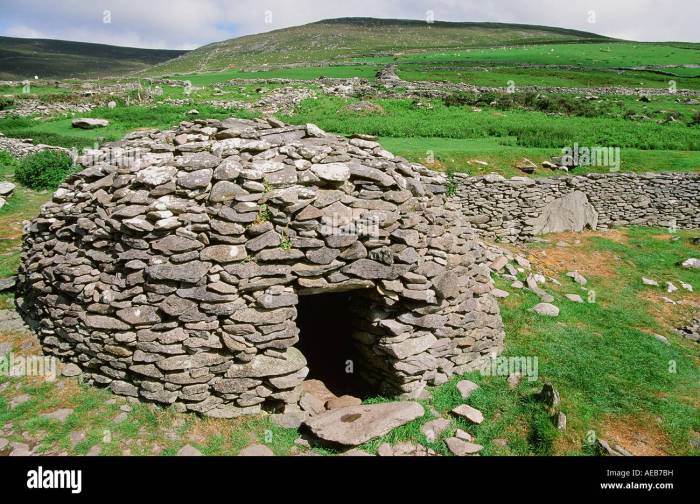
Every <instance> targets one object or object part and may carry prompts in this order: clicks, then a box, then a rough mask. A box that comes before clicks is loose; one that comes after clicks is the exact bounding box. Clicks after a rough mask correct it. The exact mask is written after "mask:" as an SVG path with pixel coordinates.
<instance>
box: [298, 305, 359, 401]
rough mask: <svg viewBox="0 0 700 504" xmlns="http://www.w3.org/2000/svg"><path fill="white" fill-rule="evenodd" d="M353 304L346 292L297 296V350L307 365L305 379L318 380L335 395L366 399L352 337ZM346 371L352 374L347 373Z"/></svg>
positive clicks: (357, 354)
mask: <svg viewBox="0 0 700 504" xmlns="http://www.w3.org/2000/svg"><path fill="white" fill-rule="evenodd" d="M355 295H356V294H355ZM352 302H353V299H352V295H351V294H350V293H347V292H341V293H328V294H315V295H308V296H300V297H299V304H298V305H297V327H298V328H299V343H297V348H299V350H300V351H301V352H302V353H303V354H304V356H305V357H306V360H307V363H308V364H307V366H308V367H309V375H308V376H307V379H316V380H321V381H322V382H323V383H324V384H325V385H326V387H328V389H329V390H330V391H331V392H333V393H334V394H335V395H337V396H340V395H344V394H348V395H353V396H355V397H360V398H365V397H367V396H368V394H369V392H370V391H369V390H368V387H367V386H366V385H365V384H364V383H363V382H362V379H361V378H360V375H359V373H358V371H359V365H360V362H359V353H358V351H357V346H356V343H355V341H354V340H353V338H352V333H353V331H354V330H355V323H354V321H353V319H354V316H353V314H352V312H351V309H350V308H351V304H352ZM349 362H350V364H349ZM349 366H350V368H349ZM349 369H351V370H352V372H350V373H348V372H347V371H348V370H349Z"/></svg>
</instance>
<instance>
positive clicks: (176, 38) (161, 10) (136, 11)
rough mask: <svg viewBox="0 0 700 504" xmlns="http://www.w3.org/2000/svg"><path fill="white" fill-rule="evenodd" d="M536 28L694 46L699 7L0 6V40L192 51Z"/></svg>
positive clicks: (307, 0) (0, 1)
mask: <svg viewBox="0 0 700 504" xmlns="http://www.w3.org/2000/svg"><path fill="white" fill-rule="evenodd" d="M428 11H432V13H434V17H435V19H437V20H442V21H494V22H504V23H524V24H540V25H550V26H560V27H564V28H575V29H579V30H585V31H592V32H596V33H599V34H602V35H608V36H612V37H620V38H625V39H631V40H643V41H659V40H664V41H665V40H678V41H689V42H700V29H699V28H698V19H700V0H429V1H423V0H352V1H348V0H342V1H340V0H0V34H2V35H7V36H13V37H39V38H55V39H65V40H77V41H82V42H96V43H105V44H115V45H125V46H132V47H150V48H161V49H192V48H195V47H199V46H201V45H204V44H208V43H210V42H216V41H219V40H224V39H227V38H232V37H237V36H241V35H248V34H251V33H260V32H264V31H269V30H274V29H278V28H284V27H287V26H294V25H299V24H304V23H308V22H312V21H318V20H320V19H327V18H334V17H349V16H369V17H383V18H404V19H425V17H426V15H427V13H428Z"/></svg>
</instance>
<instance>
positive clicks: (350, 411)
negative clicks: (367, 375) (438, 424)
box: [305, 401, 424, 446]
mask: <svg viewBox="0 0 700 504" xmlns="http://www.w3.org/2000/svg"><path fill="white" fill-rule="evenodd" d="M423 414H424V411H423V407H422V406H421V405H420V404H418V403H417V402H413V401H403V402H395V403H384V404H364V405H359V406H346V407H344V408H337V409H333V410H330V411H327V412H326V413H321V414H320V415H317V416H315V417H312V418H310V419H309V420H306V422H305V424H306V426H307V427H308V428H309V429H310V430H311V432H313V433H314V435H316V436H317V437H319V438H320V439H323V440H324V441H331V442H334V443H339V444H342V445H346V446H357V445H359V444H362V443H364V442H366V441H369V440H370V439H374V438H376V437H379V436H383V435H384V434H386V433H388V432H389V431H391V430H392V429H395V428H396V427H399V426H401V425H404V424H406V423H408V422H410V421H411V420H415V419H416V418H419V417H421V416H423Z"/></svg>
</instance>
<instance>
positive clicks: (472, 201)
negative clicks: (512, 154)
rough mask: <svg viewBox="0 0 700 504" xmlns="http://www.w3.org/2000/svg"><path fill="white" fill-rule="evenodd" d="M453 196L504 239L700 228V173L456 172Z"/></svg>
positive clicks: (489, 234) (471, 217)
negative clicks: (616, 228)
mask: <svg viewBox="0 0 700 504" xmlns="http://www.w3.org/2000/svg"><path fill="white" fill-rule="evenodd" d="M454 182H455V187H456V195H455V198H454V200H455V202H456V203H457V204H459V205H460V206H461V208H462V211H463V213H464V215H465V216H466V218H467V220H468V221H470V222H471V223H472V225H473V226H474V227H476V228H478V229H479V232H480V234H481V235H482V236H483V237H485V238H489V239H499V240H502V241H506V242H515V241H527V240H529V239H532V237H533V236H536V235H538V234H543V233H547V232H559V231H581V230H583V229H586V228H591V229H607V228H610V227H612V226H626V225H643V226H658V227H672V226H676V227H677V228H679V229H696V228H700V173H644V174H636V173H610V174H588V175H581V176H566V177H551V178H535V179H531V178H527V177H513V178H511V179H505V178H504V177H501V176H499V175H495V174H491V175H486V176H483V177H470V176H468V175H465V174H459V173H458V174H455V179H454Z"/></svg>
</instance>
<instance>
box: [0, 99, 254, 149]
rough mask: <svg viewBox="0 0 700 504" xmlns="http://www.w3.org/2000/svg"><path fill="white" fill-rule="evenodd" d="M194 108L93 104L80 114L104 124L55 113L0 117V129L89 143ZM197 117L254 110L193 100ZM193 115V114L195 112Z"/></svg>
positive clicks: (168, 121) (159, 123) (55, 141)
mask: <svg viewBox="0 0 700 504" xmlns="http://www.w3.org/2000/svg"><path fill="white" fill-rule="evenodd" d="M192 108H195V107H194V106H192V105H189V106H171V105H155V106H150V107H148V106H133V105H132V106H129V107H126V106H124V105H121V106H117V107H116V108H115V109H109V108H106V107H104V108H96V109H94V110H92V111H91V112H89V113H86V114H82V116H83V117H98V118H102V119H107V120H109V121H110V125H109V126H107V127H106V128H98V129H93V130H80V129H77V128H73V127H71V121H72V118H71V117H57V118H52V119H49V120H45V121H39V120H36V119H33V118H13V117H8V118H4V119H0V131H2V132H3V133H4V134H5V135H7V136H11V137H20V138H23V137H31V138H32V139H33V140H34V141H35V143H45V144H49V145H58V146H61V147H67V148H71V147H76V148H83V147H93V146H94V144H95V143H96V142H98V141H115V140H119V139H121V138H122V137H124V135H126V134H127V133H129V132H130V131H133V130H135V129H138V128H159V129H167V128H170V127H172V126H176V125H177V124H178V123H180V122H182V121H186V120H191V119H192V118H193V116H191V115H188V114H187V112H188V111H189V110H191V109H192ZM196 108H197V110H198V111H199V112H200V114H199V117H206V118H212V119H216V118H226V117H231V116H232V115H235V116H238V117H246V118H249V117H254V116H255V115H256V114H254V113H251V112H248V111H245V110H234V111H232V110H222V109H215V108H213V107H211V106H209V105H203V104H197V105H196ZM195 117H197V116H195Z"/></svg>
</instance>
